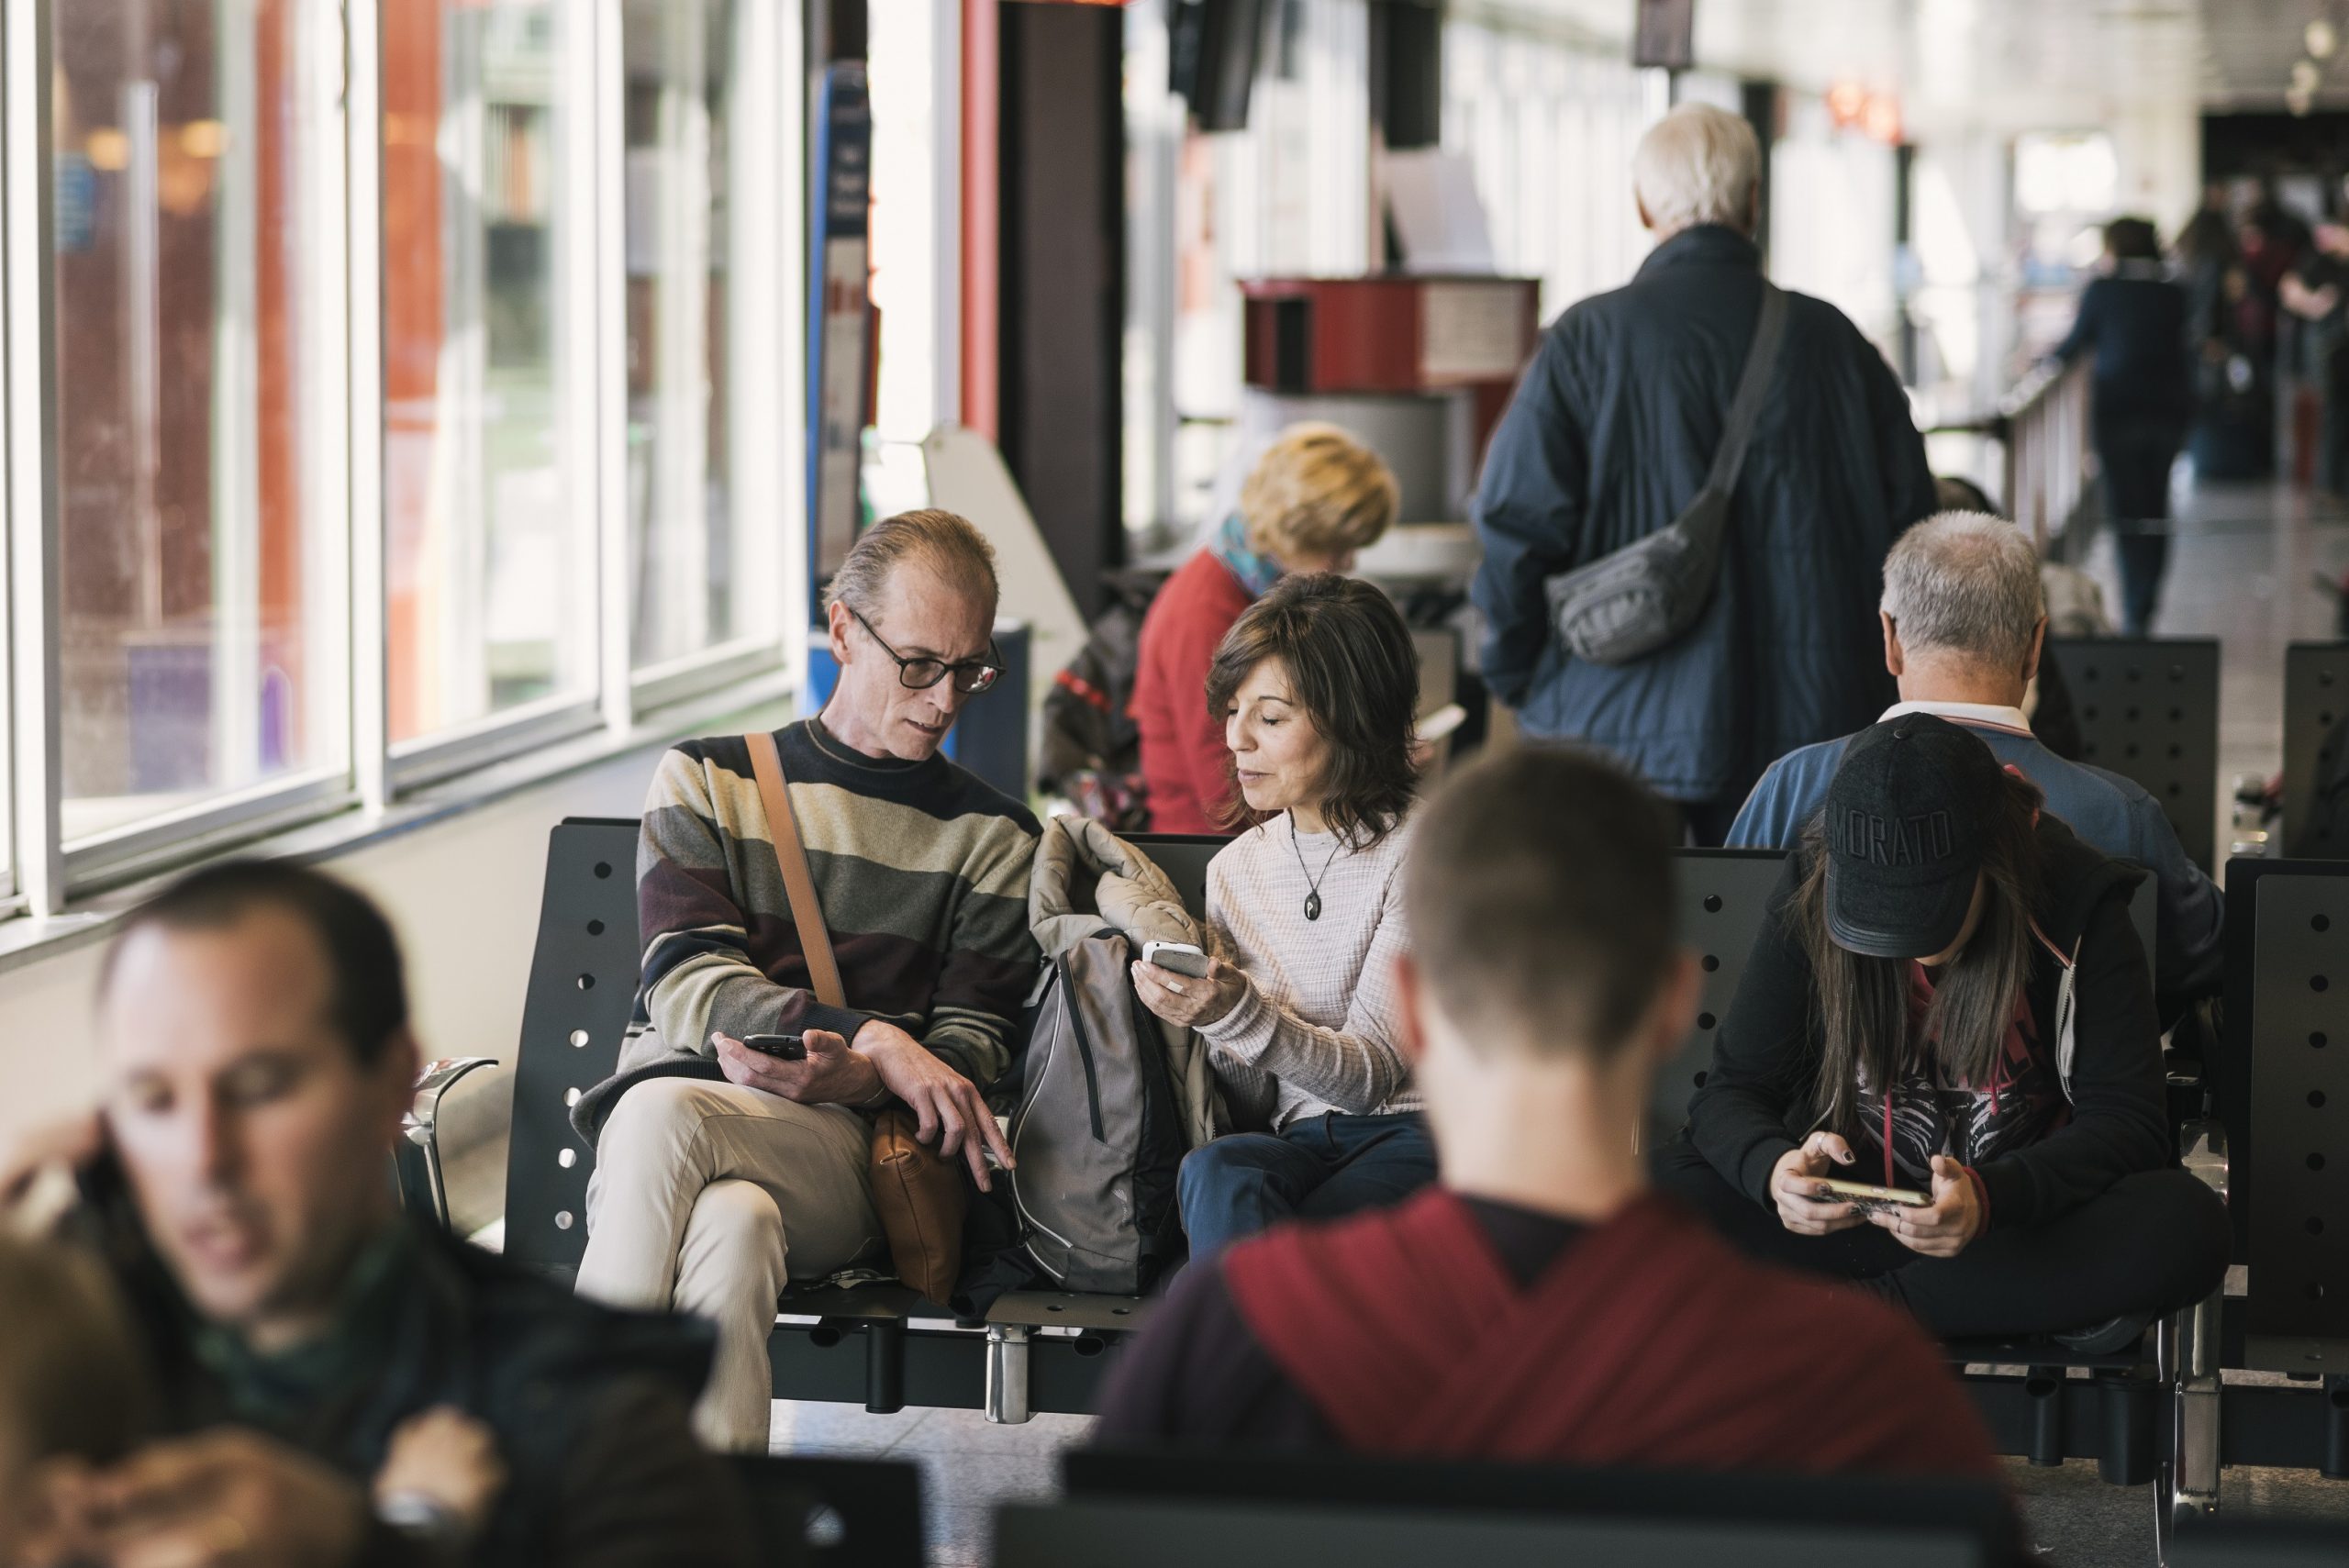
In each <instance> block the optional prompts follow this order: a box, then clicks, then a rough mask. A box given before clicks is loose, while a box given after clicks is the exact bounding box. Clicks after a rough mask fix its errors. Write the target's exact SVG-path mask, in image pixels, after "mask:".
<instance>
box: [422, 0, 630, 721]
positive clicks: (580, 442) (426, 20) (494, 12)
mask: <svg viewBox="0 0 2349 1568" xmlns="http://www.w3.org/2000/svg"><path fill="white" fill-rule="evenodd" d="M588 10H589V8H588V7H586V6H578V5H574V4H570V3H568V0H491V3H488V4H484V3H483V0H402V3H401V4H398V5H395V6H391V7H389V9H388V10H387V11H386V13H385V16H384V105H383V122H384V160H383V169H384V521H385V528H384V534H385V554H386V584H385V586H386V590H387V592H388V595H389V602H388V605H387V606H386V633H387V637H388V643H389V662H388V672H387V673H388V675H389V679H390V692H389V702H390V728H391V738H392V740H394V741H395V743H401V744H405V743H409V742H415V741H418V740H426V739H429V738H431V737H434V736H438V735H442V734H445V733H447V732H449V731H451V729H462V728H466V727H469V726H473V725H477V724H479V723H480V722H481V721H483V720H485V719H489V718H491V717H494V716H496V715H501V714H506V713H509V712H511V711H513V710H515V709H517V708H521V707H526V706H530V705H534V704H546V703H550V702H557V703H559V702H561V701H562V700H563V699H571V700H573V701H576V702H581V703H584V702H587V701H590V700H592V699H593V698H594V696H595V695H596V618H595V616H594V615H593V613H592V606H594V605H595V603H596V508H595V486H594V481H595V468H594V464H593V462H592V461H591V460H590V446H591V443H592V440H593V433H594V425H593V422H592V421H593V403H594V390H595V388H594V381H593V367H594V345H593V343H592V340H591V339H588V338H586V337H584V336H583V334H582V333H581V332H580V331H579V330H577V329H576V328H575V326H574V323H575V322H576V321H577V320H578V319H579V317H578V314H577V313H578V312H579V311H580V309H581V307H582V306H583V305H585V304H586V303H587V300H586V296H587V295H588V294H589V290H590V280H588V279H587V278H585V277H583V276H581V275H579V274H580V272H581V271H582V269H581V267H580V265H579V262H578V258H579V256H580V254H581V252H580V247H579V239H580V237H581V231H582V230H583V229H584V228H586V227H587V225H588V223H589V217H588V215H587V214H586V213H584V212H581V211H578V210H576V206H575V204H574V202H573V197H572V188H571V186H570V183H568V181H567V180H566V174H567V172H568V170H569V168H570V165H571V161H572V160H573V158H574V157H575V156H577V155H578V154H579V152H580V151H581V150H582V149H581V146H580V142H581V125H580V121H581V119H582V114H581V106H579V105H578V104H576V103H574V102H573V101H572V99H571V96H570V94H571V87H570V83H571V82H572V81H573V79H574V78H573V73H572V72H570V71H569V70H568V69H567V67H568V66H569V64H570V61H571V58H572V51H573V50H579V49H582V48H584V46H585V42H586V39H585V33H586V28H585V26H584V22H585V19H586V17H587V16H588Z"/></svg>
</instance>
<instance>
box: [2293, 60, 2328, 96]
mask: <svg viewBox="0 0 2349 1568" xmlns="http://www.w3.org/2000/svg"><path fill="white" fill-rule="evenodd" d="M2323 78H2324V72H2321V71H2319V70H2318V69H2317V64H2316V61H2313V60H2296V61H2292V91H2293V92H2295V93H2299V94H2302V95H2306V94H2310V93H2313V92H2315V91H2316V84H2317V83H2319V82H2321V81H2322V80H2323Z"/></svg>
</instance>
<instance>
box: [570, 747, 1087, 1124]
mask: <svg viewBox="0 0 2349 1568" xmlns="http://www.w3.org/2000/svg"><path fill="white" fill-rule="evenodd" d="M775 739H776V741H777V743H778V744H779V745H780V747H781V749H782V752H783V772H784V777H785V779H786V780H787V781H788V787H789V789H790V793H791V808H792V814H793V816H795V817H796V818H797V819H798V823H799V833H800V838H801V840H802V841H803V842H805V844H806V845H807V862H808V869H809V871H810V873H812V875H813V877H814V879H815V884H816V898H817V902H818V904H819V905H820V906H822V909H823V914H824V925H825V928H826V929H827V930H829V932H830V934H831V940H832V951H833V954H834V956H835V958H836V959H837V960H838V961H839V964H840V971H841V989H842V991H843V992H845V993H846V995H847V998H848V1004H849V1005H848V1006H845V1007H829V1006H825V1005H824V1004H822V1003H820V1002H818V1001H817V1000H816V997H815V994H814V993H813V992H812V991H810V990H809V989H808V988H807V987H808V973H807V959H806V957H805V955H804V954H803V953H802V951H801V950H800V946H799V936H798V931H797V929H796V927H795V926H794V925H793V924H792V919H791V903H790V900H789V898H788V897H787V896H786V895H785V892H784V886H783V874H782V872H781V871H780V869H779V868H778V867H777V865H776V862H775V853H774V840H772V839H771V838H770V837H769V836H768V828H767V820H766V811H765V808H764V807H763V805H762V804H761V802H760V799H759V786H758V780H757V777H756V776H755V775H754V774H753V773H752V772H751V752H750V747H749V745H748V743H747V742H745V741H744V740H743V739H742V738H741V737H740V736H739V735H729V736H719V737H716V738H713V739H709V740H688V741H686V742H685V743H684V744H682V745H679V746H676V747H674V748H672V749H671V750H670V751H668V753H667V754H666V755H664V756H663V757H662V759H661V769H660V772H659V773H658V774H656V775H655V777H654V779H653V781H652V788H651V793H650V795H648V796H647V798H646V801H645V806H644V825H643V832H642V837H641V838H640V840H638V847H637V867H636V876H637V915H638V923H639V927H640V931H641V934H642V939H643V942H644V965H643V973H642V976H641V979H640V982H639V984H640V990H639V991H638V994H637V1003H636V1017H635V1020H634V1021H633V1023H632V1024H631V1025H630V1027H629V1036H628V1039H627V1040H626V1041H625V1042H623V1044H622V1045H621V1048H620V1057H619V1070H618V1073H616V1074H615V1075H614V1076H613V1077H611V1078H609V1079H607V1080H606V1081H605V1082H604V1083H602V1084H597V1085H596V1087H595V1088H594V1089H592V1090H590V1091H589V1092H588V1093H587V1094H586V1095H584V1096H583V1097H582V1098H581V1100H580V1103H579V1105H578V1106H577V1107H576V1109H575V1111H574V1113H573V1119H574V1121H575V1122H576V1123H577V1124H578V1126H579V1128H580V1130H581V1131H582V1132H583V1133H584V1134H585V1135H587V1136H588V1137H590V1138H592V1137H593V1136H594V1134H595V1130H596V1129H597V1128H598V1127H600V1126H601V1125H602V1121H603V1118H604V1115H605V1113H606V1112H607V1111H608V1110H609V1108H610V1106H611V1103H612V1102H613V1101H614V1100H615V1099H617V1098H618V1095H619V1094H620V1093H621V1092H622V1091H623V1090H625V1089H627V1088H628V1087H629V1085H630V1084H635V1083H638V1082H640V1081H641V1080H642V1079H645V1078H651V1077H662V1076H690V1077H707V1078H716V1077H718V1076H719V1075H720V1074H719V1072H718V1063H717V1061H716V1059H715V1057H714V1056H713V1054H712V1051H711V1047H710V1043H709V1037H710V1035H711V1033H712V1032H713V1031H720V1032H723V1033H726V1034H729V1035H732V1036H734V1037H735V1038H736V1039H740V1038H741V1037H742V1036H744V1035H750V1034H776V1033H796V1032H798V1031H800V1030H803V1029H830V1030H833V1031H835V1032H837V1033H839V1034H841V1035H842V1036H844V1037H846V1038H849V1039H853V1038H855V1035H856V1031H857V1030H858V1029H859V1028H861V1027H862V1026H863V1023H864V1022H865V1020H866V1019H868V1018H881V1019H884V1020H885V1021H887V1022H889V1023H893V1024H896V1025H897V1026H898V1027H899V1028H901V1029H905V1030H906V1031H907V1033H908V1034H911V1035H912V1036H914V1037H915V1038H916V1039H917V1040H920V1041H921V1042H922V1044H923V1045H924V1046H926V1047H927V1048H928V1049H929V1050H930V1051H931V1052H932V1053H933V1054H935V1055H936V1056H937V1057H938V1058H939V1059H940V1060H941V1061H942V1062H946V1063H947V1064H948V1065H950V1066H952V1067H953V1068H954V1069H955V1070H956V1071H957V1072H959V1073H963V1076H965V1077H967V1078H969V1079H970V1080H971V1081H972V1082H973V1083H974V1084H978V1085H979V1086H980V1087H981V1088H985V1087H987V1086H988V1085H989V1084H993V1083H994V1082H995V1081H996V1079H997V1078H998V1077H1000V1076H1001V1075H1002V1073H1003V1072H1004V1070H1005V1069H1006V1068H1007V1067H1008V1065H1009V1064H1010V1051H1011V1043H1012V1033H1013V1029H1014V1027H1015V1020H1016V1019H1017V1018H1019V1010H1020V1006H1021V1005H1022V1003H1023V1002H1024V1001H1025V999H1026V996H1027V994H1028V989H1029V987H1030V984H1032V983H1033V981H1034V980H1035V976H1036V966H1037V963H1038V962H1039V960H1038V956H1037V951H1036V945H1035V942H1034V940H1033V939H1032V938H1031V937H1030V935H1029V929H1028V873H1029V868H1030V862H1031V861H1032V860H1033V858H1034V855H1035V847H1036V839H1037V837H1038V834H1039V831H1040V829H1039V828H1038V827H1037V824H1036V819H1035V817H1032V816H1030V814H1029V812H1028V811H1027V809H1026V808H1025V807H1023V806H1020V805H1019V804H1018V803H1017V802H1015V801H1013V800H1011V799H1010V798H1008V796H1006V795H1002V794H1000V793H998V792H997V791H996V790H995V789H993V788H991V787H990V786H988V785H987V784H984V783H982V782H981V781H980V780H979V779H978V778H976V777H975V776H974V775H973V774H971V773H967V772H965V771H964V770H963V769H962V768H960V767H958V766H956V765H955V764H954V763H953V762H949V761H948V760H947V759H945V758H944V757H932V758H930V760H928V761H927V762H903V761H900V760H897V759H895V758H873V757H867V756H864V755H863V754H862V753H861V752H857V751H852V750H851V749H850V748H849V747H847V746H846V745H844V744H842V743H841V741H839V740H836V739H834V738H833V737H832V736H831V735H829V733H828V732H827V731H826V730H825V729H824V728H823V727H822V725H821V724H820V723H819V722H818V721H815V720H807V721H804V722H802V723H798V724H795V725H792V726H790V727H789V728H785V729H783V730H781V731H779V732H778V733H777V734H776V737H775Z"/></svg>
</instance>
